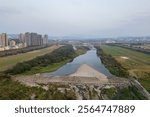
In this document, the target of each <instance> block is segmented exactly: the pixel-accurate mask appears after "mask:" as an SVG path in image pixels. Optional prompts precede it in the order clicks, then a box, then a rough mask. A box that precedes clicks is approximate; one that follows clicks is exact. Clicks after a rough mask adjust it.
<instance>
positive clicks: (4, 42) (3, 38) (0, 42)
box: [0, 33, 8, 47]
mask: <svg viewBox="0 0 150 117" xmlns="http://www.w3.org/2000/svg"><path fill="white" fill-rule="evenodd" d="M7 46H8V36H7V34H6V33H2V34H1V35H0V47H7Z"/></svg>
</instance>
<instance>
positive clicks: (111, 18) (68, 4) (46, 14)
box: [0, 0, 150, 37]
mask: <svg viewBox="0 0 150 117" xmlns="http://www.w3.org/2000/svg"><path fill="white" fill-rule="evenodd" d="M27 31H29V32H38V33H41V34H45V33H46V34H49V35H51V36H64V35H65V36H71V35H76V36H94V37H115V36H147V35H150V0H0V33H2V32H7V33H11V34H12V33H20V32H27Z"/></svg>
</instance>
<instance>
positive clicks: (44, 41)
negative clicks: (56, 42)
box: [43, 35, 48, 45]
mask: <svg viewBox="0 0 150 117" xmlns="http://www.w3.org/2000/svg"><path fill="white" fill-rule="evenodd" d="M43 44H44V45H46V44H48V35H44V37H43Z"/></svg>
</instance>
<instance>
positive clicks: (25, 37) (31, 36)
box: [0, 32, 48, 51]
mask: <svg viewBox="0 0 150 117" xmlns="http://www.w3.org/2000/svg"><path fill="white" fill-rule="evenodd" d="M47 44H48V35H44V36H42V35H40V34H37V33H29V32H27V33H25V34H22V33H21V34H19V36H18V38H17V39H13V38H9V37H8V35H7V34H6V33H2V34H0V51H3V50H8V49H17V48H23V47H29V46H42V45H47Z"/></svg>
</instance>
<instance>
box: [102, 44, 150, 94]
mask: <svg viewBox="0 0 150 117" xmlns="http://www.w3.org/2000/svg"><path fill="white" fill-rule="evenodd" d="M101 47H102V49H103V51H104V52H105V53H107V54H110V55H112V56H113V57H114V58H115V59H116V60H117V61H118V62H119V63H121V65H122V66H123V67H124V68H126V69H127V70H128V72H129V74H130V75H131V76H134V77H136V78H137V79H138V80H139V81H140V83H141V84H142V85H143V86H144V87H145V88H146V89H147V90H148V91H149V92H150V85H149V84H150V55H148V54H144V53H142V52H137V51H134V50H130V49H126V48H122V47H117V46H108V45H103V46H101ZM121 56H125V57H128V59H122V58H121Z"/></svg>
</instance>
